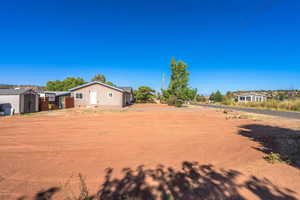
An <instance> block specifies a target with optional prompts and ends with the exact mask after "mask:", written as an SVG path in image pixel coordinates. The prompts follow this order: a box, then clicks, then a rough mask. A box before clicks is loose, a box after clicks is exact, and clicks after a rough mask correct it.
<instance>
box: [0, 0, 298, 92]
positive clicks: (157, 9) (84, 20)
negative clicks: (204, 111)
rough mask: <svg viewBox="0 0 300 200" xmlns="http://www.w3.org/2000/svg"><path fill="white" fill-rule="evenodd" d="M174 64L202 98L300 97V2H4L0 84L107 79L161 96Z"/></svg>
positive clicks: (0, 30)
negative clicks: (255, 92) (270, 93)
mask: <svg viewBox="0 0 300 200" xmlns="http://www.w3.org/2000/svg"><path fill="white" fill-rule="evenodd" d="M172 56H174V57H175V58H176V59H179V60H184V61H185V62H186V63H187V64H188V65H189V71H190V72H191V76H190V79H191V81H190V83H191V86H193V87H196V88H198V90H199V92H200V93H210V92H212V91H215V90H216V89H220V90H221V91H223V92H225V91H227V90H238V89H297V88H298V89H300V1H299V0H210V1H206V0H205V1H201V0H172V1H171V0H151V1H143V0H136V1H131V0H127V1H124V0H98V1H89V0H86V1H76V0H70V1H63V0H51V1H41V0H37V1H30V0H27V1H24V0H22V1H14V0H9V1H3V2H1V6H0V74H1V75H0V83H9V84H38V85H44V84H45V83H46V82H47V81H48V80H55V79H64V78H65V77H67V76H76V77H83V78H84V79H86V80H87V81H88V80H90V79H91V77H92V76H93V75H94V74H97V73H103V74H104V75H105V76H106V77H107V79H108V80H110V81H112V82H114V83H116V84H118V85H124V86H127V85H128V86H133V87H135V88H136V87H138V86H140V85H149V86H151V87H153V88H155V89H159V88H160V87H161V77H162V73H163V72H165V73H166V75H167V76H168V75H169V63H170V59H171V57H172Z"/></svg>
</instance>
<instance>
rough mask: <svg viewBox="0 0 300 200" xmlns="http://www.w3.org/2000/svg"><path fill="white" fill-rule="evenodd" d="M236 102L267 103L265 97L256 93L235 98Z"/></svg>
mask: <svg viewBox="0 0 300 200" xmlns="http://www.w3.org/2000/svg"><path fill="white" fill-rule="evenodd" d="M237 101H238V102H264V101H267V96H266V95H263V94H256V93H246V94H241V95H238V96H237Z"/></svg>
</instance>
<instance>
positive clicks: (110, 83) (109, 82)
mask: <svg viewBox="0 0 300 200" xmlns="http://www.w3.org/2000/svg"><path fill="white" fill-rule="evenodd" d="M105 84H107V85H110V86H116V85H115V84H113V82H111V81H107V82H106V83H105Z"/></svg>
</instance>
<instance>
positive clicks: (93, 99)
mask: <svg viewBox="0 0 300 200" xmlns="http://www.w3.org/2000/svg"><path fill="white" fill-rule="evenodd" d="M70 91H71V96H73V97H74V103H75V107H80V106H118V107H124V106H126V105H129V104H131V103H132V102H133V90H132V88H130V87H116V86H111V85H107V84H105V83H102V82H99V81H93V82H89V83H86V84H83V85H80V86H78V87H75V88H72V89H70Z"/></svg>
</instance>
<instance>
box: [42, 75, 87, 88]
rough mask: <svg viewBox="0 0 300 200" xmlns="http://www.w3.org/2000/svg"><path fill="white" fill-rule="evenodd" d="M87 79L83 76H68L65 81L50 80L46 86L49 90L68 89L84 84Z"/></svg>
mask: <svg viewBox="0 0 300 200" xmlns="http://www.w3.org/2000/svg"><path fill="white" fill-rule="evenodd" d="M84 83H85V81H84V80H83V79H82V78H79V77H78V78H75V77H68V78H66V79H64V80H63V81H59V80H56V81H48V82H47V84H46V87H45V90H47V91H67V90H69V89H71V88H74V87H77V86H79V85H82V84H84Z"/></svg>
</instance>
